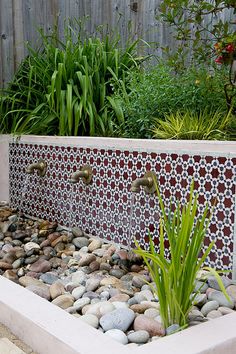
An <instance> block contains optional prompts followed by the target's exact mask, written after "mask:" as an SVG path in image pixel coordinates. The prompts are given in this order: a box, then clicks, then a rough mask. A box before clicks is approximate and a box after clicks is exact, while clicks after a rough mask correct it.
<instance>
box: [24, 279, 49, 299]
mask: <svg viewBox="0 0 236 354" xmlns="http://www.w3.org/2000/svg"><path fill="white" fill-rule="evenodd" d="M26 289H27V290H29V291H32V292H33V293H34V294H36V295H38V296H40V297H42V298H44V299H46V300H50V292H49V287H48V286H47V285H45V284H43V283H41V284H40V285H29V286H27V287H26Z"/></svg>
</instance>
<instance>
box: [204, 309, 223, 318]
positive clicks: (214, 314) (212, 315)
mask: <svg viewBox="0 0 236 354" xmlns="http://www.w3.org/2000/svg"><path fill="white" fill-rule="evenodd" d="M221 316H223V315H222V313H221V312H220V311H219V310H213V311H210V312H209V313H208V314H207V318H208V319H214V318H218V317H221Z"/></svg>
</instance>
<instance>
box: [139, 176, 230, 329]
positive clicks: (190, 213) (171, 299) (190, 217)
mask: <svg viewBox="0 0 236 354" xmlns="http://www.w3.org/2000/svg"><path fill="white" fill-rule="evenodd" d="M156 188H157V196H158V200H159V205H160V210H161V218H160V235H159V241H160V243H159V251H158V252H157V251H156V250H155V246H154V242H153V240H152V237H151V235H149V245H150V249H149V250H148V251H145V250H143V249H142V248H141V247H140V246H139V245H138V243H137V242H136V246H137V250H135V253H137V254H138V255H140V256H142V257H143V259H144V262H145V263H146V265H147V267H148V269H149V271H150V274H151V277H152V280H153V281H154V283H155V285H156V288H155V289H154V291H156V293H157V296H158V299H159V303H160V315H161V319H162V322H163V325H164V327H165V328H167V327H169V326H170V325H172V324H178V325H180V326H181V327H182V328H184V327H186V326H187V325H188V314H189V312H190V310H191V309H192V307H193V304H194V300H195V298H196V296H197V293H195V294H194V295H193V293H194V288H195V280H196V276H197V273H198V271H199V270H200V269H201V268H202V267H203V265H204V262H205V260H206V258H207V256H208V255H209V253H210V251H211V249H212V247H213V245H214V241H212V242H211V243H210V245H209V246H208V247H207V249H206V250H205V251H202V250H203V245H204V238H205V235H206V232H207V229H208V226H209V222H210V217H209V208H208V206H206V207H205V209H204V211H203V214H202V215H201V216H200V215H199V214H198V196H197V194H195V193H194V183H192V185H191V189H190V195H189V201H188V202H187V204H186V205H184V206H183V207H181V206H180V202H178V203H177V207H176V208H175V210H174V212H169V213H168V215H167V214H166V211H165V205H164V201H163V199H162V196H161V194H160V191H159V188H158V186H157V184H156ZM165 237H166V238H167V240H168V242H169V250H170V259H169V260H168V259H166V258H165V254H164V249H165V246H164V240H165ZM201 252H202V255H201V256H200V253H201ZM203 269H205V270H208V271H210V272H211V273H212V274H213V275H214V276H215V277H216V279H217V281H218V283H219V286H220V288H221V290H222V291H223V293H224V295H225V296H226V298H227V299H228V300H229V301H230V299H229V296H228V295H227V293H226V291H225V288H224V286H223V283H222V280H221V278H220V276H219V274H218V272H217V271H215V270H214V269H212V268H209V267H203Z"/></svg>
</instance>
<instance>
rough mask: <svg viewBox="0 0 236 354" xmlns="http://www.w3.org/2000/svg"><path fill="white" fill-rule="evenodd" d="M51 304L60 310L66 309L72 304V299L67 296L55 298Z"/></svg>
mask: <svg viewBox="0 0 236 354" xmlns="http://www.w3.org/2000/svg"><path fill="white" fill-rule="evenodd" d="M52 303H53V304H54V305H57V306H59V307H60V308H62V309H67V308H68V307H71V306H72V305H73V304H74V298H73V296H71V295H69V294H64V295H60V296H58V297H57V298H55V299H54V300H53V301H52Z"/></svg>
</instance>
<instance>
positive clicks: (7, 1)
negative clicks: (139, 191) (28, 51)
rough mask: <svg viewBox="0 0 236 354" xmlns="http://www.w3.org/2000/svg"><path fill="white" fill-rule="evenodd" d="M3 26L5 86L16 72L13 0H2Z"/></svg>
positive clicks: (0, 15) (0, 19) (0, 2)
mask: <svg viewBox="0 0 236 354" xmlns="http://www.w3.org/2000/svg"><path fill="white" fill-rule="evenodd" d="M0 26H1V53H0V56H1V67H2V74H1V77H2V78H1V80H2V82H1V85H2V87H5V86H6V84H7V82H9V81H10V80H11V78H12V74H13V72H14V48H13V9H12V0H1V1H0Z"/></svg>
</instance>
